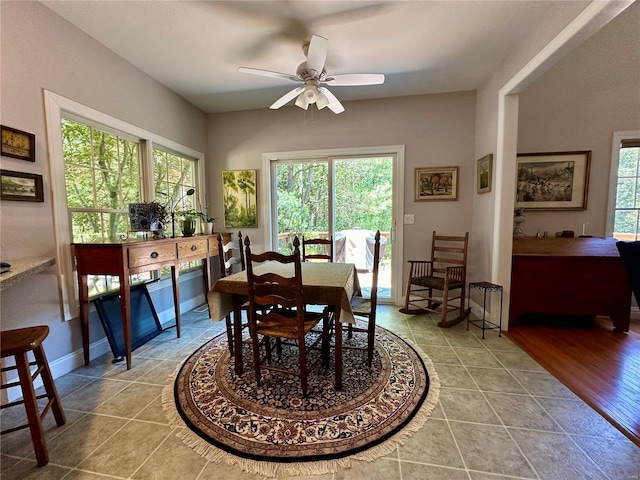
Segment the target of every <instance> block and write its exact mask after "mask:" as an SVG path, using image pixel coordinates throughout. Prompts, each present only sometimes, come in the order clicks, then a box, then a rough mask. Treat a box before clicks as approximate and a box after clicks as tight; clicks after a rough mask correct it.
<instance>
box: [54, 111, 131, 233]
mask: <svg viewBox="0 0 640 480" xmlns="http://www.w3.org/2000/svg"><path fill="white" fill-rule="evenodd" d="M61 128H62V150H63V153H64V172H65V185H66V195H67V207H68V209H69V216H70V218H71V238H72V241H74V242H96V241H106V240H114V239H117V238H120V237H121V236H122V237H123V238H126V236H127V230H128V218H129V217H128V210H127V206H128V204H129V203H134V202H140V201H142V200H141V197H142V195H141V191H140V190H141V188H140V186H141V183H140V144H139V142H138V141H135V140H129V139H127V138H123V137H122V136H119V135H115V134H112V133H108V132H105V131H103V130H100V129H98V128H95V127H92V126H89V125H84V124H82V123H80V122H76V121H73V120H70V119H67V118H63V119H62V121H61Z"/></svg>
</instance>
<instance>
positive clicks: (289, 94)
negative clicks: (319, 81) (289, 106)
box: [269, 87, 304, 110]
mask: <svg viewBox="0 0 640 480" xmlns="http://www.w3.org/2000/svg"><path fill="white" fill-rule="evenodd" d="M303 91H304V87H297V88H294V89H293V90H291V91H289V92H287V93H285V94H284V95H283V96H281V97H280V98H279V99H278V100H276V101H275V102H273V105H271V106H270V107H269V108H270V109H272V110H277V109H278V108H280V107H282V106H283V105H285V104H286V103H289V101H290V100H292V99H293V98H295V97H297V96H298V95H299V94H300V93H302V92H303Z"/></svg>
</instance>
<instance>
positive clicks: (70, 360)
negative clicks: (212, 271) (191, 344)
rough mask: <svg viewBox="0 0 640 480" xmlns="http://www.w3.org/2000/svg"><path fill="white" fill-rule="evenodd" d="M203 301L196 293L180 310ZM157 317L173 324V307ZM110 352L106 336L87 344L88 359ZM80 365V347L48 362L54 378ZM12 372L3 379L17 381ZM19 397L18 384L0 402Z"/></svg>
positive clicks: (38, 382)
mask: <svg viewBox="0 0 640 480" xmlns="http://www.w3.org/2000/svg"><path fill="white" fill-rule="evenodd" d="M204 302H205V296H204V294H200V295H197V296H195V297H193V298H190V299H189V300H187V301H185V302H181V303H180V311H181V312H188V311H190V310H193V309H194V308H196V307H198V306H200V305H202V304H203V303H204ZM158 319H159V320H160V324H161V325H162V328H167V327H171V326H173V325H175V312H174V310H173V308H168V309H166V310H163V311H162V312H158ZM110 352H111V347H110V346H109V342H108V341H107V339H106V337H105V338H102V339H100V340H98V341H96V342H94V343H92V344H90V345H89V353H90V356H89V360H93V359H96V358H98V357H100V356H102V355H105V354H107V353H110ZM82 365H84V352H83V350H82V348H81V349H80V350H76V351H74V352H71V353H69V354H68V355H65V356H63V357H60V358H58V359H56V360H54V361H52V362H49V369H50V370H51V375H52V376H53V378H54V379H55V378H58V377H61V376H63V375H66V374H67V373H70V372H72V371H74V370H75V369H77V368H79V367H81V366H82ZM12 373H14V375H11V376H8V377H7V378H6V379H4V381H7V382H15V381H18V376H17V373H15V372H12ZM34 386H35V388H40V387H42V379H41V378H40V376H38V378H36V380H35V382H34ZM21 397H22V390H20V387H19V386H18V387H13V388H8V389H6V390H5V391H3V392H2V397H0V403H2V404H5V403H10V402H13V401H15V400H18V399H19V398H21Z"/></svg>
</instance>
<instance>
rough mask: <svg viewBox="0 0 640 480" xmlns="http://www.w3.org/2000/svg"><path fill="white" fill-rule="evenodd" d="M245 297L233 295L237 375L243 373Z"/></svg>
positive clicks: (234, 347) (234, 348)
mask: <svg viewBox="0 0 640 480" xmlns="http://www.w3.org/2000/svg"><path fill="white" fill-rule="evenodd" d="M243 299H244V297H242V296H240V295H233V341H234V346H233V350H234V352H233V353H234V357H235V358H234V361H235V364H236V365H235V372H236V375H242V370H243V369H242V309H241V307H242V301H243Z"/></svg>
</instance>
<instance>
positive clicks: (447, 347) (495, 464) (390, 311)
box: [0, 306, 640, 480]
mask: <svg viewBox="0 0 640 480" xmlns="http://www.w3.org/2000/svg"><path fill="white" fill-rule="evenodd" d="M201 310H202V309H196V310H195V311H193V312H189V313H187V314H185V315H184V319H183V325H184V326H183V335H182V338H180V339H176V338H175V332H174V331H173V330H168V331H167V332H164V333H163V334H162V335H160V336H159V337H156V338H155V339H153V340H152V341H150V342H149V343H147V344H146V345H144V346H142V347H140V348H139V349H138V350H136V351H135V352H134V359H133V368H132V369H131V370H129V371H127V370H126V368H125V366H124V365H122V364H117V365H112V364H111V362H110V360H111V355H106V356H103V357H101V358H98V359H96V360H94V361H92V362H91V364H90V365H89V366H87V367H82V368H79V369H77V370H75V371H73V372H71V373H69V374H67V375H64V376H63V377H60V378H58V379H56V385H57V387H58V390H59V392H60V394H61V396H62V403H63V406H64V409H65V412H66V415H67V423H66V425H64V426H63V427H62V428H56V427H55V422H54V421H53V416H52V415H50V414H49V415H48V416H47V420H46V425H47V433H46V437H47V444H48V447H49V457H50V462H49V464H48V465H47V466H46V467H43V468H38V467H36V464H35V460H34V455H33V453H32V446H31V443H30V439H29V436H28V432H27V431H25V430H23V431H21V432H16V433H12V434H9V435H5V436H3V437H2V443H1V457H0V458H1V468H0V470H1V473H0V478H2V479H3V480H14V479H15V480H25V479H47V480H49V479H51V480H54V479H65V480H71V479H76V480H80V479H81V480H98V479H155V480H161V479H176V480H190V479H194V480H210V479H211V480H213V479H216V480H218V479H229V480H241V479H247V480H248V479H254V478H259V477H257V476H254V475H248V474H246V473H244V472H242V471H241V470H239V469H238V467H233V466H228V465H226V464H213V463H208V462H207V461H206V460H205V459H203V458H202V457H200V456H199V455H197V454H196V453H194V452H193V451H192V450H191V449H190V448H189V447H187V446H185V445H184V444H182V442H181V441H180V440H179V439H178V438H177V436H176V432H175V431H174V430H172V428H171V427H169V425H168V424H167V420H166V418H165V416H164V413H163V411H162V406H161V399H160V395H161V391H162V388H163V386H164V385H165V384H166V383H167V382H168V381H169V379H168V376H169V375H170V374H171V373H172V372H173V371H174V370H175V368H176V367H177V366H178V364H179V363H180V362H181V361H182V360H184V358H185V357H186V356H188V355H189V354H190V353H192V352H193V351H194V350H195V349H196V348H197V347H199V346H200V345H201V344H203V343H204V342H205V341H207V340H208V339H210V338H212V337H213V336H215V335H216V334H218V333H220V332H222V331H223V328H224V322H219V323H213V322H211V321H210V320H209V319H208V318H207V314H206V313H203V312H202V311H201ZM199 311H200V312H199ZM379 324H380V325H381V326H383V327H385V328H388V329H390V330H392V331H394V332H395V333H397V334H399V335H401V336H402V337H403V338H405V339H408V340H409V341H411V342H413V343H415V344H417V345H419V346H420V347H422V349H423V350H424V351H425V352H426V353H427V354H428V355H429V357H430V358H431V359H432V360H433V362H434V364H435V366H436V370H437V373H438V375H439V377H440V382H441V384H442V388H441V394H440V401H439V405H438V406H437V407H436V409H435V411H434V413H433V415H432V417H431V418H430V419H429V420H428V421H427V423H426V425H425V426H424V427H423V428H422V429H421V430H420V431H418V432H417V433H416V434H415V435H414V436H412V437H411V438H410V439H409V440H408V441H407V442H406V443H405V444H404V445H402V446H400V447H399V448H398V449H396V451H394V452H393V453H392V454H391V455H388V456H387V457H384V458H380V459H378V460H377V461H375V462H372V463H364V462H356V463H354V464H353V466H352V467H351V468H349V469H341V470H339V471H338V472H336V473H335V474H333V475H323V476H317V477H296V478H299V479H301V480H303V479H304V478H314V479H317V480H343V479H356V478H358V479H363V480H364V479H367V480H425V479H436V480H440V479H442V480H457V479H460V480H462V479H465V480H507V479H549V480H570V479H576V480H585V479H594V480H595V479H610V480H638V479H640V449H639V448H638V447H636V446H635V445H634V444H633V443H631V442H630V441H629V440H628V439H626V437H624V436H623V435H622V434H621V433H619V432H618V431H617V430H616V429H615V428H613V427H612V426H611V425H610V424H609V423H607V422H606V421H605V420H604V419H603V418H602V417H601V416H600V415H598V414H597V413H596V412H595V411H593V410H592V409H591V408H590V407H589V406H587V405H586V404H585V403H584V402H582V401H581V400H580V399H578V398H577V397H576V396H575V395H574V394H573V393H572V392H570V391H569V390H568V389H567V388H565V387H564V386H563V385H562V384H561V383H559V382H558V381H557V380H556V379H555V378H554V377H552V376H551V375H550V374H548V373H547V372H546V371H545V370H543V369H542V368H541V367H540V366H539V365H538V364H537V363H536V362H535V361H533V360H532V359H531V358H530V357H528V356H527V355H526V354H525V353H524V352H522V351H521V350H520V349H519V348H518V347H517V346H515V345H514V344H513V343H512V342H511V341H510V340H508V339H507V338H505V337H504V336H503V337H502V338H499V337H498V333H497V331H491V332H488V333H487V335H486V337H487V338H486V339H485V340H482V339H481V332H480V330H479V329H476V328H473V327H471V330H470V331H467V330H466V326H465V325H458V326H456V327H454V328H452V329H448V330H443V329H440V328H438V327H437V326H436V325H435V322H434V321H433V320H432V319H431V318H429V317H427V316H407V315H403V314H401V313H399V312H398V309H397V308H392V307H388V306H381V307H379ZM45 348H46V343H45ZM21 416H22V413H21V409H20V408H19V407H14V408H11V409H7V410H3V414H2V424H3V428H6V426H7V425H11V424H15V422H17V421H19V417H21Z"/></svg>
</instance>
